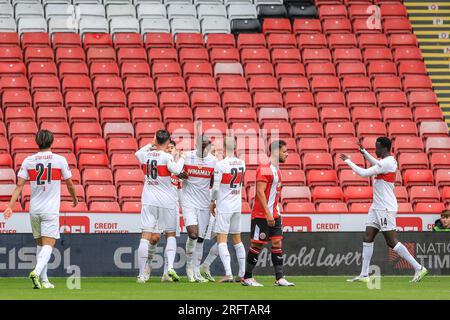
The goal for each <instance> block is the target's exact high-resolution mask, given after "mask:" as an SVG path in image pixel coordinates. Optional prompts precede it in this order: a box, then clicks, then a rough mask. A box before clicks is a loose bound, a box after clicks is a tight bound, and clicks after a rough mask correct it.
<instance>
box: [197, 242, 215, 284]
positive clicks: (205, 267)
mask: <svg viewBox="0 0 450 320" xmlns="http://www.w3.org/2000/svg"><path fill="white" fill-rule="evenodd" d="M218 255H219V248H218V246H217V241H216V242H215V243H214V245H213V246H212V247H211V249H209V253H208V256H207V257H206V259H205V261H203V263H202V264H201V266H200V274H201V275H202V276H203V277H204V278H205V279H207V280H208V281H210V282H215V281H216V280H215V279H214V277H213V276H212V275H211V271H210V266H211V264H212V263H213V262H214V260H216V258H217V256H218Z"/></svg>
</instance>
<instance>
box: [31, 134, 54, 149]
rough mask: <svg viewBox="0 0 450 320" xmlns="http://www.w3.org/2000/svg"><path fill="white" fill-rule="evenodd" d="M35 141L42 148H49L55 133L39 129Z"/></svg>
mask: <svg viewBox="0 0 450 320" xmlns="http://www.w3.org/2000/svg"><path fill="white" fill-rule="evenodd" d="M35 141H36V144H37V145H38V147H39V149H40V150H44V149H48V148H50V147H51V146H52V143H53V133H51V132H50V131H48V130H39V131H38V132H37V133H36V137H35Z"/></svg>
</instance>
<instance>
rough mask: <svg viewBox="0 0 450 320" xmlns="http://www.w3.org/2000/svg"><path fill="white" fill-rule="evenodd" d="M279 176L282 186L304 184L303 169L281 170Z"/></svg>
mask: <svg viewBox="0 0 450 320" xmlns="http://www.w3.org/2000/svg"><path fill="white" fill-rule="evenodd" d="M281 176H282V177H283V185H284V186H304V185H306V177H305V173H304V172H303V170H299V169H293V170H289V169H288V170H282V171H281Z"/></svg>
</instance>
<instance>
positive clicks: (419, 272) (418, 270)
mask: <svg viewBox="0 0 450 320" xmlns="http://www.w3.org/2000/svg"><path fill="white" fill-rule="evenodd" d="M383 236H384V239H385V240H386V244H387V245H388V247H389V248H391V249H392V250H394V251H395V252H396V253H397V254H398V255H399V256H400V257H402V258H403V259H405V260H406V261H408V263H409V264H410V265H411V266H412V267H413V268H414V271H415V273H414V277H413V279H412V280H411V281H410V282H420V281H421V280H422V279H423V278H424V277H425V276H426V275H427V274H428V270H427V269H426V268H425V267H424V266H422V265H421V264H420V263H418V262H417V260H416V259H414V257H413V256H412V254H411V253H410V252H409V251H408V249H407V248H406V247H405V246H404V245H403V244H402V243H401V242H400V241H398V238H397V231H395V230H392V231H385V232H383Z"/></svg>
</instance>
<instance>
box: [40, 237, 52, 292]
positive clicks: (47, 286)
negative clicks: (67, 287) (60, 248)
mask: <svg viewBox="0 0 450 320" xmlns="http://www.w3.org/2000/svg"><path fill="white" fill-rule="evenodd" d="M41 250H42V240H41V238H39V239H36V257H37V256H38V255H39V253H40V252H41ZM41 285H42V288H43V289H54V288H55V286H54V285H53V284H52V283H51V282H50V281H49V280H48V276H47V265H45V267H44V269H42V272H41Z"/></svg>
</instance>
